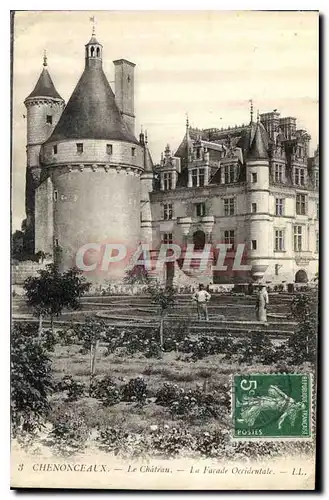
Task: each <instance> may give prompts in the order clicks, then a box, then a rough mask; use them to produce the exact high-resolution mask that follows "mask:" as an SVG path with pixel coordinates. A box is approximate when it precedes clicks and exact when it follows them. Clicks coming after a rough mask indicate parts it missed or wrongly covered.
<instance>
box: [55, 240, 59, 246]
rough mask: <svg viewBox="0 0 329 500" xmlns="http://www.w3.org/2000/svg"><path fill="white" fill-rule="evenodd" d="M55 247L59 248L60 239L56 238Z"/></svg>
mask: <svg viewBox="0 0 329 500" xmlns="http://www.w3.org/2000/svg"><path fill="white" fill-rule="evenodd" d="M55 247H59V242H58V238H55Z"/></svg>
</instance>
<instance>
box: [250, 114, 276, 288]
mask: <svg viewBox="0 0 329 500" xmlns="http://www.w3.org/2000/svg"><path fill="white" fill-rule="evenodd" d="M267 150H268V134H267V132H266V130H265V128H264V126H263V124H262V123H260V122H259V121H257V123H253V122H251V124H250V135H249V150H248V151H247V158H246V169H247V171H246V174H247V198H246V199H247V203H248V207H247V212H249V213H250V219H249V226H248V228H247V232H248V234H247V237H248V240H249V245H250V246H249V250H248V254H249V263H250V264H251V266H252V269H251V274H252V277H253V279H254V280H259V279H261V278H262V277H263V275H264V272H265V271H266V269H267V267H268V264H267V262H268V261H267V259H268V258H269V255H270V252H271V246H270V245H271V241H272V239H271V233H270V231H271V230H272V227H271V224H270V221H271V217H270V210H269V157H268V152H267Z"/></svg>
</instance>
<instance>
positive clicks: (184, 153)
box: [174, 128, 193, 158]
mask: <svg viewBox="0 0 329 500" xmlns="http://www.w3.org/2000/svg"><path fill="white" fill-rule="evenodd" d="M192 150H193V142H192V139H191V137H190V133H189V129H188V128H187V129H186V133H185V136H184V139H183V141H182V142H181V144H180V145H179V147H178V149H177V151H176V153H175V155H174V156H177V157H178V158H187V157H188V155H189V154H190V152H191V151H192Z"/></svg>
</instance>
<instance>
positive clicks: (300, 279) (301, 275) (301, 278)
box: [295, 269, 308, 283]
mask: <svg viewBox="0 0 329 500" xmlns="http://www.w3.org/2000/svg"><path fill="white" fill-rule="evenodd" d="M307 282H308V278H307V273H306V271H304V269H300V270H299V271H297V273H296V274H295V283H307Z"/></svg>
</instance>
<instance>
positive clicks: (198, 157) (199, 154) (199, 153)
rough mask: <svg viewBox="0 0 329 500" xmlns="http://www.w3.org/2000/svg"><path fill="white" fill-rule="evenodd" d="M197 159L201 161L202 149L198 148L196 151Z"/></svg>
mask: <svg viewBox="0 0 329 500" xmlns="http://www.w3.org/2000/svg"><path fill="white" fill-rule="evenodd" d="M196 158H197V160H200V158H201V149H200V148H197V150H196Z"/></svg>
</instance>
